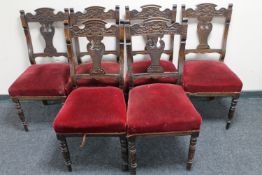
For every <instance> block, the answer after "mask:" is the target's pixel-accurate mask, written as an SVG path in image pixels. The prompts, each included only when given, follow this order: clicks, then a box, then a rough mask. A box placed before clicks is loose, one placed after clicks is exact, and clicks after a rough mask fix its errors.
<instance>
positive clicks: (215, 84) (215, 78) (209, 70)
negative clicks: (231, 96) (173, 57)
mask: <svg viewBox="0 0 262 175" xmlns="http://www.w3.org/2000/svg"><path fill="white" fill-rule="evenodd" d="M182 81H183V86H184V89H185V91H187V92H191V93H197V92H240V91H241V89H242V82H241V80H240V79H239V78H238V77H237V75H236V74H235V73H234V72H232V71H231V70H230V69H229V68H228V67H227V66H226V65H225V64H224V63H222V62H220V61H210V60H191V61H186V62H185V65H184V73H183V80H182Z"/></svg>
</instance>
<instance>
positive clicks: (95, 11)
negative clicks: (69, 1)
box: [72, 6, 117, 24]
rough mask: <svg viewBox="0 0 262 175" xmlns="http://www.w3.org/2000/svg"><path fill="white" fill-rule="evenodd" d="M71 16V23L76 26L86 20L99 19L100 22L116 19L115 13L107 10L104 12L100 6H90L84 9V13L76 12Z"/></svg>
mask: <svg viewBox="0 0 262 175" xmlns="http://www.w3.org/2000/svg"><path fill="white" fill-rule="evenodd" d="M72 16H73V20H74V21H73V23H74V24H77V23H79V22H81V21H83V20H86V19H101V20H107V19H116V18H117V16H116V11H114V10H109V11H107V12H105V8H104V7H100V6H92V7H88V8H85V12H84V13H82V12H76V13H75V14H73V15H72Z"/></svg>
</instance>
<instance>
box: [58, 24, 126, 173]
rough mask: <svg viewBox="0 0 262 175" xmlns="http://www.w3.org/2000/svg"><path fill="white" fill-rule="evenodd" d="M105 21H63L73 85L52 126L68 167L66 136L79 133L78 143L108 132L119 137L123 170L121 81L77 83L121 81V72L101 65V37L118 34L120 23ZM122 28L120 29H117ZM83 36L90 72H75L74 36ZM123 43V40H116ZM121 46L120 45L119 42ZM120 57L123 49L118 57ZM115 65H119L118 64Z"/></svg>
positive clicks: (123, 167) (124, 166) (77, 135)
mask: <svg viewBox="0 0 262 175" xmlns="http://www.w3.org/2000/svg"><path fill="white" fill-rule="evenodd" d="M106 24H107V23H106V22H105V21H103V20H98V19H91V20H87V21H83V22H82V25H84V26H83V27H80V26H78V25H73V26H70V25H69V23H68V21H65V33H66V41H67V51H68V56H69V61H70V73H71V79H72V82H73V83H74V87H75V89H74V90H73V91H72V92H71V93H70V95H69V96H68V98H67V99H66V101H65V103H64V105H63V107H62V108H61V110H60V111H59V113H58V114H57V116H56V118H55V120H54V123H53V128H54V130H55V132H56V135H57V139H58V140H59V141H60V146H61V152H62V153H63V156H64V159H65V165H66V167H67V168H68V170H69V171H72V167H71V160H70V154H69V149H68V145H67V141H66V139H67V138H68V137H82V138H83V140H82V144H81V147H83V145H84V144H85V141H86V139H87V137H92V136H93V137H96V136H97V137H98V136H108V137H109V136H110V137H120V143H121V152H122V160H123V161H122V169H123V170H127V168H128V163H127V139H126V103H125V99H124V94H123V89H122V86H121V84H122V83H118V84H119V86H118V87H113V86H106V87H104V86H100V87H94V86H93V87H88V86H85V87H83V86H79V85H78V83H77V80H80V79H96V80H99V79H105V78H107V79H113V80H114V81H123V79H122V78H121V76H122V74H121V73H120V72H122V71H121V70H118V72H117V73H107V72H106V71H105V70H104V68H103V67H102V56H103V55H104V54H105V53H106V52H105V44H104V43H103V38H104V37H105V36H112V37H116V38H117V37H118V36H119V33H120V32H123V27H121V26H120V25H117V24H114V25H111V26H110V27H106ZM121 28H122V29H121ZM81 37H82V38H86V39H87V40H88V44H87V47H86V48H87V51H88V53H89V54H90V56H91V60H92V66H91V68H90V73H79V72H77V71H76V69H75V67H76V65H77V55H76V54H75V53H74V51H73V50H74V42H73V40H74V39H75V38H81ZM120 44H123V43H120ZM121 48H122V46H121ZM119 59H120V62H121V63H122V62H123V61H122V60H123V59H124V58H123V51H121V55H120V57H119ZM119 69H123V64H121V66H120V68H119Z"/></svg>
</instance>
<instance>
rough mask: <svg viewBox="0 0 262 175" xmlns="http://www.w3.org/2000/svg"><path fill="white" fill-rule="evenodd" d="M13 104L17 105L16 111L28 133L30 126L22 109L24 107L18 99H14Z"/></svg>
mask: <svg viewBox="0 0 262 175" xmlns="http://www.w3.org/2000/svg"><path fill="white" fill-rule="evenodd" d="M13 102H14V103H15V105H16V109H17V113H18V116H19V119H20V120H21V122H22V125H23V127H24V130H25V131H26V132H28V131H29V130H28V124H27V122H26V119H25V115H24V111H23V109H22V106H21V103H20V101H19V100H18V99H13Z"/></svg>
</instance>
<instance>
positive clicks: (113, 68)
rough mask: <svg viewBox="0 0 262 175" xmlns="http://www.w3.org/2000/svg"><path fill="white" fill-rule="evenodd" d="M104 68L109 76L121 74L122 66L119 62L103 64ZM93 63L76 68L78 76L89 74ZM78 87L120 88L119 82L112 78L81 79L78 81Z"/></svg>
mask: <svg viewBox="0 0 262 175" xmlns="http://www.w3.org/2000/svg"><path fill="white" fill-rule="evenodd" d="M101 65H102V68H103V69H104V71H105V72H106V73H107V74H119V72H120V65H119V64H118V63H117V62H102V64H101ZM91 69H92V63H86V64H80V65H79V66H77V67H76V74H84V73H86V74H89V73H90V71H91ZM77 84H78V86H115V87H117V86H119V81H117V80H114V79H111V78H102V79H97V80H95V79H81V80H78V81H77Z"/></svg>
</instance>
